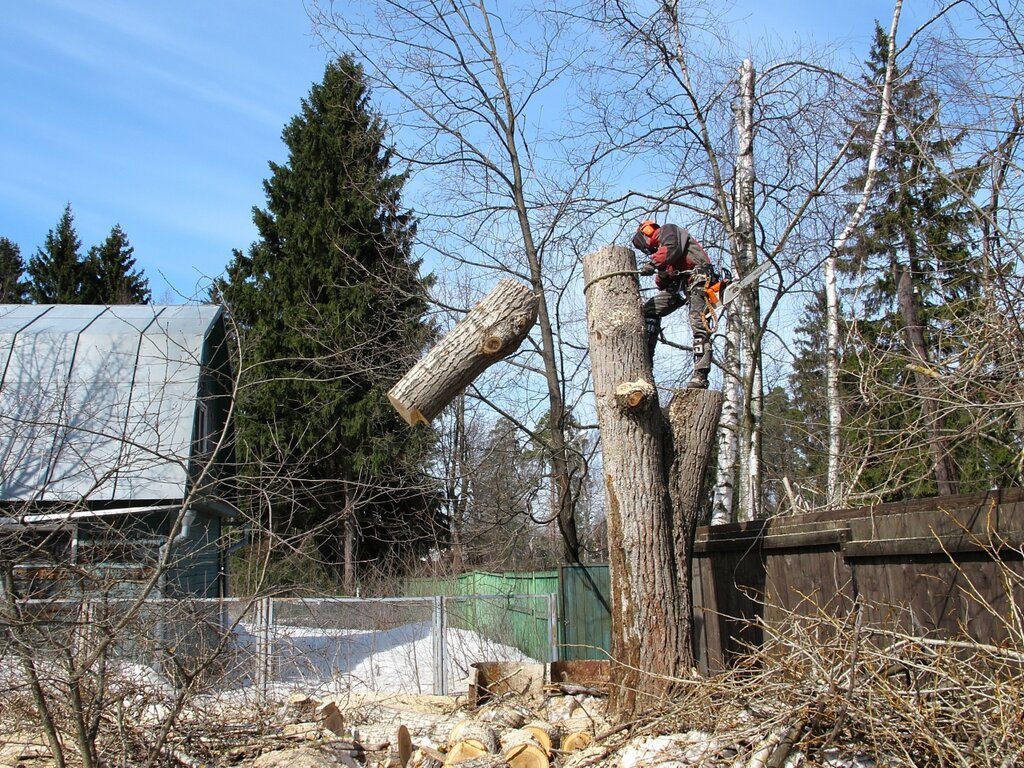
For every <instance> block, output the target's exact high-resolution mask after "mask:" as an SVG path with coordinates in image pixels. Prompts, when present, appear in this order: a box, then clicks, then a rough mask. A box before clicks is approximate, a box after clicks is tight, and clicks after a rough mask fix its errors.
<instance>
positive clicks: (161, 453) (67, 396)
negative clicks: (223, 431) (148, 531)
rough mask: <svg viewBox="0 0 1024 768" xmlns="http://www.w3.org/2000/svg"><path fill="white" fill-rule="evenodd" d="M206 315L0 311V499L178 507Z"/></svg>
mask: <svg viewBox="0 0 1024 768" xmlns="http://www.w3.org/2000/svg"><path fill="white" fill-rule="evenodd" d="M219 315H220V308H219V307H215V306H210V305H180V306H152V305H140V306H127V305H125V306H113V307H109V306H90V305H70V304H60V305H10V304H3V305H0V372H2V376H0V500H4V501H16V500H23V501H29V500H32V501H78V500H90V501H130V500H133V499H171V498H182V497H183V496H184V494H185V487H186V483H187V473H188V458H189V455H190V452H191V447H192V429H193V421H194V419H195V411H196V400H197V397H198V394H199V389H198V387H199V374H200V368H201V364H202V363H203V362H204V353H205V352H206V345H205V341H206V339H207V335H208V333H209V331H210V329H211V328H212V327H213V325H214V323H215V322H217V320H218V318H219Z"/></svg>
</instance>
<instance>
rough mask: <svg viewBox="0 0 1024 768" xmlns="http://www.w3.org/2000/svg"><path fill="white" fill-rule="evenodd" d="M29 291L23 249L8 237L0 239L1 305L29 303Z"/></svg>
mask: <svg viewBox="0 0 1024 768" xmlns="http://www.w3.org/2000/svg"><path fill="white" fill-rule="evenodd" d="M28 290H29V284H28V281H26V280H25V262H23V261H22V260H21V249H20V248H19V247H18V246H17V245H16V244H15V243H13V242H11V241H10V240H8V239H7V238H6V237H0V303H3V304H24V303H26V302H27V301H28Z"/></svg>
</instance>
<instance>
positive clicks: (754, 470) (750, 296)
mask: <svg viewBox="0 0 1024 768" xmlns="http://www.w3.org/2000/svg"><path fill="white" fill-rule="evenodd" d="M754 77H755V74H754V65H753V63H752V62H751V61H750V59H745V60H744V61H743V64H742V65H740V69H739V98H738V99H737V102H736V109H735V115H736V142H737V152H736V186H735V197H736V209H735V214H734V221H735V227H736V242H737V243H738V245H739V248H738V252H737V257H738V258H737V267H738V268H739V272H740V274H741V275H743V274H746V273H748V272H750V271H751V270H753V269H754V268H755V267H756V266H757V241H756V239H755V237H754ZM737 304H738V305H739V306H738V309H739V317H740V323H739V325H740V327H739V328H738V329H737V331H738V339H739V344H740V349H739V358H740V363H741V365H742V369H741V370H742V376H741V382H742V396H743V399H742V401H741V410H740V412H739V414H738V415H739V442H738V449H739V478H738V481H739V482H738V485H739V489H740V499H739V508H738V510H737V517H738V518H739V519H740V520H753V519H755V518H757V517H759V516H760V506H761V472H760V467H761V423H762V411H763V402H762V397H763V383H762V377H761V349H760V337H761V333H760V329H761V301H760V298H759V296H758V286H757V284H756V283H755V284H754V285H750V286H747V287H746V288H745V289H743V291H742V292H741V294H740V296H739V297H738V300H737Z"/></svg>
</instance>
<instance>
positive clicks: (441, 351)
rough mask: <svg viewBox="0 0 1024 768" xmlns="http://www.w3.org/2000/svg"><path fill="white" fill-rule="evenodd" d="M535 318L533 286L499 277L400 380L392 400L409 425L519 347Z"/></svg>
mask: <svg viewBox="0 0 1024 768" xmlns="http://www.w3.org/2000/svg"><path fill="white" fill-rule="evenodd" d="M535 322H537V297H536V296H535V295H534V293H533V291H531V290H530V289H529V288H528V287H527V286H525V285H523V284H522V283H519V282H517V281H515V280H511V279H507V278H506V279H503V280H500V281H499V282H498V284H497V285H496V286H495V287H494V290H492V291H491V292H490V293H489V294H487V295H486V296H484V298H482V299H481V300H480V301H479V302H477V304H476V305H475V306H474V307H473V308H472V309H471V310H470V311H469V313H468V314H467V315H466V316H465V317H464V318H462V320H460V321H459V322H458V323H457V324H456V325H455V327H454V328H453V329H452V330H451V331H450V332H449V333H448V334H447V335H446V336H445V337H444V338H443V339H441V341H439V342H438V343H437V344H436V345H435V346H434V348H433V349H431V350H430V352H428V353H427V355H426V356H425V357H423V358H422V359H421V360H420V361H419V362H418V363H416V365H414V366H413V367H412V368H410V369H409V371H408V372H407V373H406V374H405V376H403V377H402V378H401V379H399V381H398V383H397V384H395V385H394V386H393V387H392V388H391V391H390V392H388V400H390V401H391V404H392V405H393V406H394V407H395V410H397V411H398V413H399V414H401V416H402V418H403V419H405V421H406V422H407V423H408V424H409V425H410V426H414V425H416V424H418V423H421V422H422V423H427V422H429V421H430V420H431V419H433V418H434V417H435V416H437V414H439V413H440V412H441V410H442V409H443V408H444V407H445V406H446V405H448V403H450V402H451V401H452V399H453V398H454V397H455V396H456V395H458V394H459V393H460V392H462V390H463V389H465V388H466V387H467V386H468V385H469V384H470V383H471V382H472V381H473V380H474V379H475V378H476V377H477V376H479V375H480V374H481V373H483V372H484V370H486V369H487V368H488V367H490V366H491V365H492V364H494V363H496V362H497V361H498V360H501V359H503V358H505V357H508V356H509V355H511V354H512V353H513V352H515V351H516V350H517V349H519V345H520V344H522V342H523V339H525V338H526V335H527V334H528V333H529V332H530V329H531V328H532V327H533V325H534V323H535Z"/></svg>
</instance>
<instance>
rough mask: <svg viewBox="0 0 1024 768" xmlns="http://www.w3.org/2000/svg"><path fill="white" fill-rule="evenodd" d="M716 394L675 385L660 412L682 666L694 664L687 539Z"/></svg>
mask: <svg viewBox="0 0 1024 768" xmlns="http://www.w3.org/2000/svg"><path fill="white" fill-rule="evenodd" d="M722 400H723V398H722V393H721V392H718V391H716V390H713V389H709V390H700V389H680V390H677V391H676V393H675V394H674V395H673V396H672V400H671V402H669V405H668V408H667V409H666V411H665V413H666V416H667V418H668V424H669V427H670V428H671V430H672V442H671V445H669V446H666V447H667V448H668V449H669V450H670V453H671V460H670V461H668V462H667V466H668V467H669V468H670V469H669V475H668V490H669V496H670V497H671V499H672V531H673V538H674V549H675V557H676V573H677V574H678V575H677V578H678V579H679V584H680V587H681V592H682V595H681V602H680V605H679V621H680V622H681V626H682V627H684V628H685V630H686V634H687V635H688V641H687V642H688V648H689V651H690V658H689V659H688V660H687V661H686V664H685V668H686V669H689V668H691V667H695V666H696V664H697V658H696V650H695V648H694V646H693V637H694V632H693V599H692V598H693V595H692V592H691V589H690V584H691V583H692V581H691V578H690V571H691V565H692V563H693V540H694V537H695V536H696V533H697V523H698V521H699V520H700V517H701V511H702V509H701V500H702V499H703V498H704V488H705V478H706V477H707V469H708V464H709V463H710V461H711V447H712V446H713V445H714V443H715V432H716V429H717V427H718V420H719V418H720V417H721V415H722Z"/></svg>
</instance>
